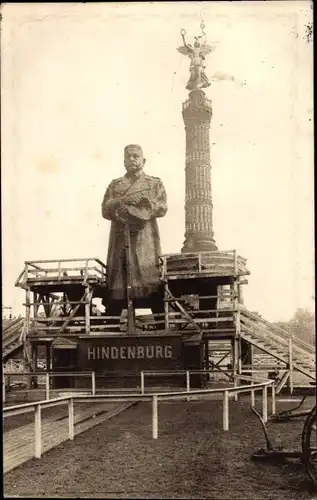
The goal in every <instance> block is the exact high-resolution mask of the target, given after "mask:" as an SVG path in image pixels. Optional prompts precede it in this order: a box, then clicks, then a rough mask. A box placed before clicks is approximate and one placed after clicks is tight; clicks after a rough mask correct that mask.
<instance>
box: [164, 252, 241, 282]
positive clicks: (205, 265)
mask: <svg viewBox="0 0 317 500" xmlns="http://www.w3.org/2000/svg"><path fill="white" fill-rule="evenodd" d="M246 262H247V261H246V259H245V258H244V257H241V256H240V255H238V254H237V252H236V251H235V250H230V251H226V252H221V251H214V252H199V253H186V254H165V255H162V256H161V257H160V267H161V277H162V279H164V278H165V277H171V276H173V275H175V274H177V275H180V276H181V275H190V274H202V275H204V274H206V275H208V274H213V273H214V274H218V273H220V274H221V273H222V272H224V273H225V274H230V275H231V274H232V275H236V276H237V275H246V274H250V273H249V271H248V269H247V268H246Z"/></svg>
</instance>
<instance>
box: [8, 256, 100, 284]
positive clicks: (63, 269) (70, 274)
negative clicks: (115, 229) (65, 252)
mask: <svg viewBox="0 0 317 500" xmlns="http://www.w3.org/2000/svg"><path fill="white" fill-rule="evenodd" d="M106 274H107V266H106V265H105V264H104V263H103V262H101V260H99V259H98V258H95V257H94V258H92V257H89V258H82V259H51V260H38V261H26V262H25V267H24V270H23V271H22V272H21V273H20V275H19V277H18V279H17V280H16V283H15V286H24V285H25V283H26V282H28V281H29V280H31V281H34V280H41V279H43V280H50V279H51V280H53V279H54V280H58V281H67V280H73V279H81V280H82V281H83V282H85V281H87V280H89V279H92V278H95V279H99V280H100V281H106Z"/></svg>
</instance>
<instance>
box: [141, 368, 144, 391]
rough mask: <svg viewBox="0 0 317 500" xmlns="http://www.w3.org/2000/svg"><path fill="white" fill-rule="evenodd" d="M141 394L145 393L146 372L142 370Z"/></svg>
mask: <svg viewBox="0 0 317 500" xmlns="http://www.w3.org/2000/svg"><path fill="white" fill-rule="evenodd" d="M141 394H144V372H143V371H142V372H141Z"/></svg>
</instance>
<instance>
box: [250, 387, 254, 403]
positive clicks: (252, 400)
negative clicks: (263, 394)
mask: <svg viewBox="0 0 317 500" xmlns="http://www.w3.org/2000/svg"><path fill="white" fill-rule="evenodd" d="M250 393H251V406H255V391H254V389H252V390H251V391H250Z"/></svg>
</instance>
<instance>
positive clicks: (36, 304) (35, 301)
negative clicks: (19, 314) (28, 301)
mask: <svg viewBox="0 0 317 500" xmlns="http://www.w3.org/2000/svg"><path fill="white" fill-rule="evenodd" d="M38 300H39V295H38V294H37V293H36V292H33V304H34V305H33V316H34V318H37V312H38V309H39V305H38Z"/></svg>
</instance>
